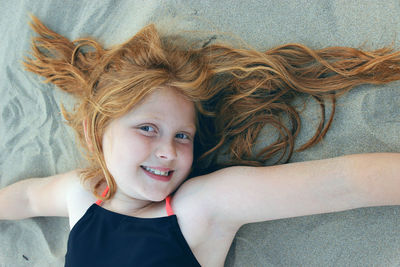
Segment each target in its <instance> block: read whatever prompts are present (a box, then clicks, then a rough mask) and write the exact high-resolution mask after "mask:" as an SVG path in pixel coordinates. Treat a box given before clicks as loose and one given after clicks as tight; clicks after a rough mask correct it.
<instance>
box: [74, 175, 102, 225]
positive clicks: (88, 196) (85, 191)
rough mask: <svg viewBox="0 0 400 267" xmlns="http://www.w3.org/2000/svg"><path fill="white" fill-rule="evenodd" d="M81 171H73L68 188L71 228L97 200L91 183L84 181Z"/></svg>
mask: <svg viewBox="0 0 400 267" xmlns="http://www.w3.org/2000/svg"><path fill="white" fill-rule="evenodd" d="M81 171H82V170H80V169H78V170H75V171H73V173H72V174H71V177H70V179H71V181H70V186H69V188H68V194H67V205H68V215H69V216H68V217H69V223H70V227H71V229H72V227H73V225H74V224H75V223H76V222H77V221H78V220H79V218H81V217H82V216H83V215H84V214H85V212H86V210H87V209H88V208H89V207H90V206H91V205H92V204H93V203H95V202H96V198H95V197H94V195H93V193H92V192H91V190H90V185H88V184H83V183H82V180H81Z"/></svg>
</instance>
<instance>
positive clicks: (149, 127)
mask: <svg viewBox="0 0 400 267" xmlns="http://www.w3.org/2000/svg"><path fill="white" fill-rule="evenodd" d="M140 130H143V131H145V132H154V131H155V130H154V128H153V127H151V126H149V125H144V126H141V127H140Z"/></svg>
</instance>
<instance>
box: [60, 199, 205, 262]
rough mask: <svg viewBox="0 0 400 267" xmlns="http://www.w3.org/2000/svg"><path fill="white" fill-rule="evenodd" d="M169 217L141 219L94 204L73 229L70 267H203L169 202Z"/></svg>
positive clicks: (168, 200) (69, 257)
mask: <svg viewBox="0 0 400 267" xmlns="http://www.w3.org/2000/svg"><path fill="white" fill-rule="evenodd" d="M166 203H167V204H166V208H167V212H168V216H166V217H159V218H138V217H132V216H127V215H123V214H119V213H115V212H112V211H109V210H106V209H104V208H102V207H101V206H100V205H97V204H93V205H91V206H90V207H89V209H88V210H87V211H86V213H85V214H84V215H83V217H82V218H81V219H80V220H79V221H78V222H77V223H76V224H75V225H74V227H73V228H72V230H71V232H70V234H69V238H68V247H67V254H66V256H65V266H66V267H90V266H96V267H101V266H104V267H106V266H107V267H114V266H116V267H125V266H126V267H128V266H129V267H132V266H139V267H146V266H160V267H161V266H163V267H167V266H174V267H177V266H184V267H189V266H200V264H199V263H198V261H197V260H196V258H195V256H194V255H193V253H192V251H191V250H190V247H189V245H188V243H187V242H186V240H185V238H184V236H183V234H182V232H181V230H180V228H179V224H178V220H177V217H176V215H175V214H174V213H173V211H172V209H171V206H170V197H167V199H166Z"/></svg>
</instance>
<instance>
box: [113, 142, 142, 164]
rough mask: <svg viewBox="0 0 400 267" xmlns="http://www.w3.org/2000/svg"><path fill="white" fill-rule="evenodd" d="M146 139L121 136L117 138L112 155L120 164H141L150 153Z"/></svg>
mask: <svg viewBox="0 0 400 267" xmlns="http://www.w3.org/2000/svg"><path fill="white" fill-rule="evenodd" d="M148 143H149V142H148V140H147V139H146V138H143V137H140V136H135V135H132V134H130V135H120V136H118V137H117V138H115V140H114V142H113V147H112V148H111V151H112V153H111V155H112V157H113V159H114V161H115V162H118V163H119V164H123V163H124V162H125V164H128V165H131V164H137V163H138V162H139V163H141V161H142V160H143V157H144V156H145V155H146V153H148V150H149V149H150V148H149V144H148Z"/></svg>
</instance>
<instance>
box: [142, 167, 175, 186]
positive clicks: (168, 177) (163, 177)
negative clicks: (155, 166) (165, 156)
mask: <svg viewBox="0 0 400 267" xmlns="http://www.w3.org/2000/svg"><path fill="white" fill-rule="evenodd" d="M140 167H141V168H142V170H143V171H144V173H145V174H146V175H147V176H149V177H150V178H153V179H155V180H158V181H163V182H168V181H170V180H171V178H172V174H173V173H174V171H168V172H164V175H160V174H155V173H153V172H151V171H149V170H148V169H149V168H148V167H145V166H140ZM165 173H167V175H165Z"/></svg>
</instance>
